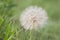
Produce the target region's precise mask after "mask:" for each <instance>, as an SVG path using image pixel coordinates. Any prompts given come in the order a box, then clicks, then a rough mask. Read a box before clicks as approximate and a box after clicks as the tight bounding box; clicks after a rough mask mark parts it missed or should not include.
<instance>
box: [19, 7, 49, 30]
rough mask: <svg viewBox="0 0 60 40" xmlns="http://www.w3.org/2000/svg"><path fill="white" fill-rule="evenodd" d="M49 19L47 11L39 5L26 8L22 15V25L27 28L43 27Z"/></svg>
mask: <svg viewBox="0 0 60 40" xmlns="http://www.w3.org/2000/svg"><path fill="white" fill-rule="evenodd" d="M47 20H48V16H47V13H46V11H45V10H44V9H42V8H41V7H37V6H30V7H28V8H26V9H25V10H24V11H23V12H22V13H21V15H20V22H21V26H22V27H23V28H24V29H26V30H32V29H35V30H37V29H39V28H42V27H43V26H44V24H46V23H47Z"/></svg>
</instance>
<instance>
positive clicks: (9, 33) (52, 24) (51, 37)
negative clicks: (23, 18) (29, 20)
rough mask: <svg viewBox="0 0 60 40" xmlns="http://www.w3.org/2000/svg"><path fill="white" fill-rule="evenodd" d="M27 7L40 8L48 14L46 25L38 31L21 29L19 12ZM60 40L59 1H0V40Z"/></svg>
mask: <svg viewBox="0 0 60 40" xmlns="http://www.w3.org/2000/svg"><path fill="white" fill-rule="evenodd" d="M28 6H38V7H42V8H43V9H45V10H46V12H47V13H48V18H49V19H48V24H47V25H46V26H45V27H44V28H43V29H40V30H39V31H34V30H32V33H31V34H30V35H29V33H30V31H29V30H28V31H26V30H25V29H23V28H22V27H21V25H20V22H19V16H20V14H21V12H22V11H23V10H24V9H25V8H27V7H28ZM30 36H31V40H60V0H0V40H29V37H30Z"/></svg>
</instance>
